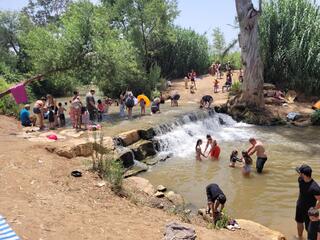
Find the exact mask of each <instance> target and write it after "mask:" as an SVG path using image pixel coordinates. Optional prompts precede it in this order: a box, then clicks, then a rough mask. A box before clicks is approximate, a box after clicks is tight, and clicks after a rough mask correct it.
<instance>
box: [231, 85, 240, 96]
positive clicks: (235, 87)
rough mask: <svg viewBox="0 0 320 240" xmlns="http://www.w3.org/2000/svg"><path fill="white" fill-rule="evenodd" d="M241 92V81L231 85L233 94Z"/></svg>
mask: <svg viewBox="0 0 320 240" xmlns="http://www.w3.org/2000/svg"><path fill="white" fill-rule="evenodd" d="M240 92H241V83H240V82H234V83H233V84H232V85H231V94H238V93H240Z"/></svg>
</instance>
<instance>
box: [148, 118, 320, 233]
mask: <svg viewBox="0 0 320 240" xmlns="http://www.w3.org/2000/svg"><path fill="white" fill-rule="evenodd" d="M156 132H157V136H156V139H157V140H159V142H160V147H161V152H160V154H164V155H165V154H168V153H173V157H172V158H170V159H168V160H167V161H166V162H161V163H159V164H158V165H156V166H154V167H152V168H151V169H150V170H149V171H148V172H146V173H144V174H142V176H143V177H145V178H147V179H149V180H150V182H151V183H152V184H154V185H159V184H162V185H164V186H166V187H168V188H169V189H172V190H174V191H176V192H178V193H180V194H181V195H182V196H183V197H184V198H185V199H186V201H188V202H189V203H191V204H192V205H193V206H194V208H195V209H196V208H203V207H205V206H206V194H205V187H206V186H207V185H208V184H209V183H217V184H219V185H220V187H221V188H222V190H223V191H224V193H225V194H226V196H227V203H226V209H227V212H228V214H229V215H230V216H232V217H234V218H243V219H249V220H253V221H255V222H258V223H261V224H263V225H265V226H267V227H270V228H271V229H275V230H278V231H281V232H282V233H284V234H285V235H286V236H287V237H288V238H289V239H293V236H294V235H295V234H296V223H295V221H294V216H295V203H296V200H297V197H298V191H299V189H298V183H297V178H298V174H297V173H296V171H295V167H296V166H300V165H301V164H303V163H307V164H309V165H310V166H311V167H312V169H313V173H314V174H313V177H314V179H315V180H320V176H319V170H320V165H319V160H320V159H319V156H320V145H319V140H320V138H319V136H320V129H319V128H313V127H310V128H297V127H290V126H281V127H279V126H277V127H258V126H253V125H248V124H244V123H237V122H235V121H234V120H232V118H231V117H229V116H227V115H224V114H218V113H214V114H210V115H208V116H201V117H199V116H197V114H195V113H194V114H192V115H191V116H187V115H186V116H185V117H184V118H183V119H182V120H180V121H176V122H172V123H171V124H164V125H161V126H160V127H158V128H157V129H156ZM206 134H211V135H212V136H213V138H214V139H216V140H217V141H218V143H219V145H220V147H221V155H220V160H219V161H211V160H210V159H203V161H202V162H199V161H196V160H195V144H196V141H197V139H199V138H201V139H202V140H203V145H202V149H203V150H204V147H205V144H206V139H205V136H206ZM250 137H255V138H257V139H259V140H261V141H263V142H264V144H265V147H266V151H267V154H268V161H267V162H266V164H265V168H264V171H263V174H261V175H258V174H257V173H256V171H255V157H254V158H253V159H254V165H253V171H252V173H251V177H250V178H244V177H243V176H242V174H241V167H240V165H238V167H237V168H235V169H233V168H230V167H229V156H230V153H231V152H232V150H233V149H238V151H239V152H241V150H243V149H247V148H248V147H249V143H248V139H249V138H250Z"/></svg>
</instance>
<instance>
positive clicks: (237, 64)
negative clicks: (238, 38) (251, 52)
mask: <svg viewBox="0 0 320 240" xmlns="http://www.w3.org/2000/svg"><path fill="white" fill-rule="evenodd" d="M223 61H224V62H230V64H231V66H232V69H240V68H242V63H241V53H240V52H239V51H236V52H231V53H228V54H227V55H226V56H225V57H224V59H223Z"/></svg>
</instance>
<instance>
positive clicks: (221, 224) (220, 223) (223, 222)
mask: <svg viewBox="0 0 320 240" xmlns="http://www.w3.org/2000/svg"><path fill="white" fill-rule="evenodd" d="M229 219H230V218H229V216H228V215H227V212H226V211H225V210H222V213H221V214H220V217H219V219H218V220H217V221H216V223H215V229H221V228H225V227H227V226H228V222H229Z"/></svg>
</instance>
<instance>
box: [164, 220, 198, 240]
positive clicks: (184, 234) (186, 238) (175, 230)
mask: <svg viewBox="0 0 320 240" xmlns="http://www.w3.org/2000/svg"><path fill="white" fill-rule="evenodd" d="M196 238H197V235H196V231H195V230H194V229H193V228H191V227H186V226H183V225H181V224H179V223H176V222H172V223H169V224H167V225H166V230H165V233H164V240H195V239H196Z"/></svg>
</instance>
